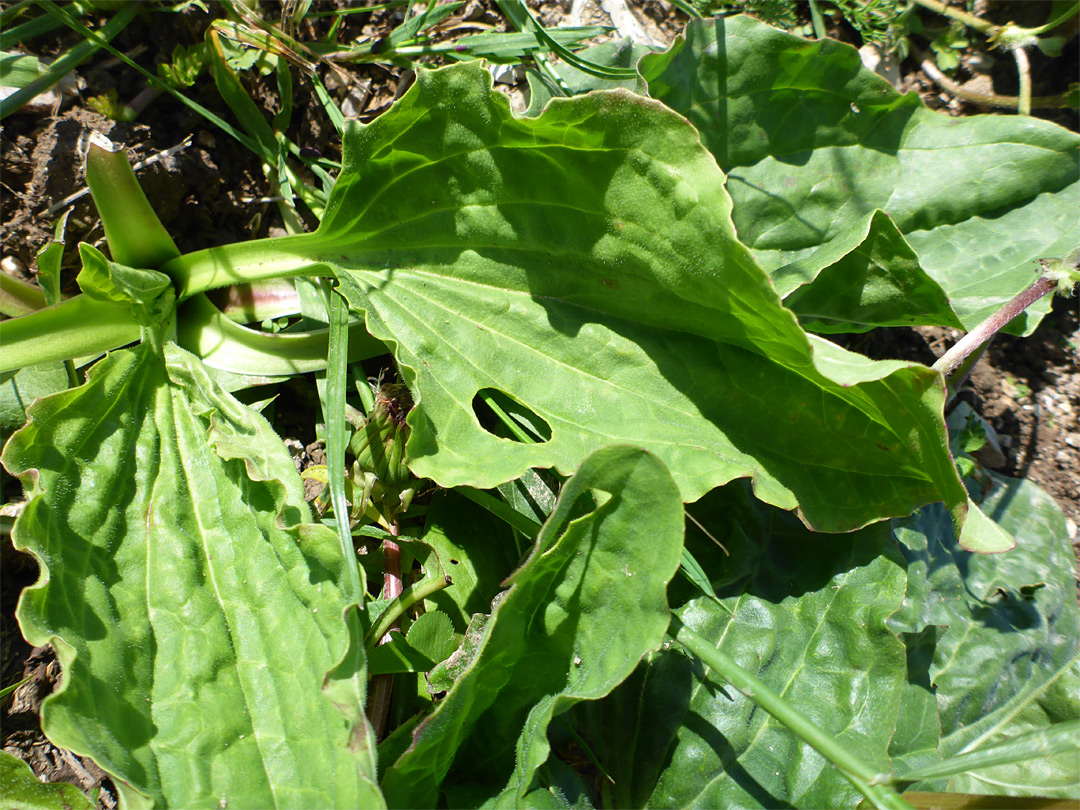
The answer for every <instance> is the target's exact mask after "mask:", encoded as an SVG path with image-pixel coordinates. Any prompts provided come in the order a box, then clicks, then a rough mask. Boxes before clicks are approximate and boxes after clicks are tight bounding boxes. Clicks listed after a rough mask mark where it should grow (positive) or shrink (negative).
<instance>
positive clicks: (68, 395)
mask: <svg viewBox="0 0 1080 810" xmlns="http://www.w3.org/2000/svg"><path fill="white" fill-rule="evenodd" d="M30 416H31V421H30V423H29V424H28V425H27V426H26V427H25V428H23V429H22V430H21V431H19V432H18V433H17V434H15V436H13V437H12V439H11V441H10V442H9V443H8V445H7V447H6V448H5V449H4V454H3V462H4V466H5V467H7V469H8V470H9V471H10V472H12V473H13V474H15V475H19V476H20V477H21V478H22V480H23V483H24V485H25V486H26V488H27V495H28V498H29V502H28V503H27V505H26V507H25V509H24V510H23V512H22V514H21V515H20V517H19V519H18V521H17V522H16V524H15V527H14V531H13V539H14V541H15V543H16V545H17V546H18V547H19V548H25V549H27V550H29V551H32V552H33V553H34V555H35V556H36V557H37V558H38V559H39V560H40V561H41V564H42V577H41V580H40V581H39V583H38V584H37V585H36V586H34V587H33V588H29V589H27V590H26V591H25V592H24V593H23V596H22V599H21V601H20V603H19V608H18V612H17V616H18V619H19V623H20V626H21V628H22V631H23V634H24V635H25V637H26V638H27V640H28V641H30V643H32V644H46V643H52V644H53V645H54V646H55V647H56V650H57V654H58V656H59V658H60V660H61V663H62V664H63V667H64V673H65V675H64V681H63V685H62V687H61V689H60V690H59V691H58V693H56V694H54V695H53V696H52V697H50V698H49V699H48V700H46V702H45V703H44V705H43V708H42V724H43V727H44V728H45V730H46V732H47V733H48V735H49V737H50V739H52V740H53V742H55V743H56V744H57V745H61V746H63V747H65V748H69V749H71V750H73V751H76V752H78V753H81V754H87V755H90V756H92V757H93V759H94V760H95V761H96V762H97V763H99V764H100V765H101V766H102V767H103V768H105V769H106V770H107V771H108V772H109V773H110V774H112V775H113V777H114V779H116V780H117V781H118V783H119V784H120V786H121V789H122V790H126V791H127V792H128V795H129V796H132V797H134V796H136V795H138V794H142V795H143V796H145V797H147V798H149V799H151V800H152V801H153V802H154V803H155V804H156V805H157V806H159V807H169V806H173V807H207V808H211V807H220V806H222V805H223V804H226V803H227V804H228V806H229V807H270V806H275V807H328V806H338V805H341V804H350V805H360V806H377V805H379V804H380V803H381V796H380V795H379V793H378V790H377V788H375V786H374V784H373V781H372V780H373V777H374V760H373V757H372V755H371V751H370V748H371V746H370V744H369V742H370V741H369V739H368V731H367V727H366V724H365V722H364V721H363V718H362V707H359V706H351V707H350V706H342V707H341V709H342V710H341V711H339V710H338V708H336V707H335V704H334V702H332V701H331V700H330V699H327V698H325V697H323V695H322V689H323V683H324V678H325V676H326V674H327V672H328V670H330V669H331V668H332V667H334V666H335V665H336V664H337V663H338V662H339V661H340V660H341V659H342V658H343V656H344V655H345V653H346V648H347V646H348V642H349V638H348V637H347V633H346V625H345V623H344V622H343V621H342V609H343V608H344V599H343V597H342V595H341V593H340V591H339V589H338V586H337V582H338V578H339V574H340V565H341V561H340V552H338V551H336V549H335V546H334V545H332V544H326V543H322V544H317V545H314V546H307V547H306V545H305V544H304V543H302V542H298V540H299V539H300V538H299V535H298V534H296V533H295V532H292V531H291V528H293V527H296V526H297V525H298V524H301V523H303V522H304V521H306V520H309V519H310V515H309V512H308V508H307V505H306V504H305V502H304V498H303V487H302V485H301V482H300V478H299V476H298V475H297V474H296V470H295V468H294V467H293V463H292V460H291V458H290V457H289V455H288V453H287V451H286V450H285V449H284V447H283V445H282V443H281V441H280V439H278V438H277V436H276V435H275V434H274V433H273V430H272V429H271V427H270V425H269V424H268V423H267V422H266V421H265V420H264V419H263V418H262V417H261V416H258V415H257V414H255V413H254V412H253V411H252V410H250V409H249V408H247V407H246V406H244V405H243V404H241V403H239V402H238V401H236V400H235V399H233V398H232V397H231V396H229V395H227V394H224V393H222V392H221V391H220V389H217V388H216V386H215V385H214V384H213V383H212V382H211V381H210V380H209V378H208V377H207V376H206V372H205V370H204V369H203V368H202V367H201V365H200V364H199V363H198V362H197V361H196V360H195V359H194V358H193V357H192V356H191V355H189V354H187V353H186V352H183V351H182V350H180V349H177V348H176V347H175V346H172V345H169V346H168V347H167V348H166V351H165V358H164V359H162V358H161V357H160V356H158V355H156V354H155V353H154V352H153V351H152V350H151V349H150V347H149V344H143V345H142V346H140V347H139V348H137V349H133V350H125V351H119V352H114V353H113V354H111V355H110V356H109V357H108V358H106V359H105V360H103V361H102V362H101V363H99V364H98V365H97V366H96V367H95V368H94V370H93V371H92V372H91V374H90V377H89V379H88V381H87V383H86V384H85V385H83V386H81V387H79V388H77V389H73V390H71V391H67V392H64V393H61V394H57V395H55V396H51V397H48V398H46V399H43V400H39V401H38V403H37V404H36V405H35V406H34V407H32V408H31V409H30ZM359 664H360V666H362V660H361V661H360V662H359ZM354 668H355V666H354ZM353 677H354V679H356V678H359V679H361V680H360V681H359V683H360V684H361V685H362V684H363V680H362V679H363V678H364V677H365V676H364V673H363V671H362V670H360V671H358V672H354V673H353ZM331 680H332V681H333V682H334V683H332V684H331V686H332V687H336V688H335V694H336V697H335V701H340V700H341V695H342V694H343V693H344V692H347V690H342V689H341V688H340V687H341V686H342V681H343V680H344V675H343V674H342V673H341V672H339V673H337V675H336V676H335V677H334V678H332V679H331ZM354 702H355V699H354ZM347 717H352V720H351V721H350V720H348V719H347ZM358 718H359V719H358Z"/></svg>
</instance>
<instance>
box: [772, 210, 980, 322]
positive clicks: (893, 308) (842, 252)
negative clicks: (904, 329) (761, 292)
mask: <svg viewBox="0 0 1080 810" xmlns="http://www.w3.org/2000/svg"><path fill="white" fill-rule="evenodd" d="M772 279H773V283H774V284H775V285H776V291H777V292H778V293H780V297H781V298H783V299H784V306H787V307H790V308H791V309H793V310H795V313H796V314H797V315H798V316H799V320H800V322H801V323H802V325H803V326H804V327H805V328H806V329H812V330H814V331H816V332H824V333H830V332H861V331H866V330H869V329H873V328H875V327H878V326H916V325H925V324H941V325H945V326H953V327H956V328H962V326H963V325H962V324H961V323H960V320H959V319H958V318H957V317H956V313H954V312H953V311H952V307H951V306H950V305H949V299H948V297H947V296H946V295H945V291H944V290H943V289H941V286H940V285H939V284H938V283H937V282H936V281H934V280H933V279H932V278H930V277H929V276H928V275H926V273H925V272H924V271H923V269H922V268H921V267H920V266H919V258H918V256H916V255H915V252H914V251H913V250H912V249H911V247H910V246H909V245H908V244H907V242H905V241H904V237H903V235H901V233H900V232H899V231H898V230H897V229H896V225H894V224H893V222H892V220H890V219H889V217H888V215H886V214H884V213H883V212H881V211H874V212H873V213H871V214H868V215H867V216H866V217H864V218H863V219H862V220H861V221H860V222H856V223H854V224H853V225H852V227H851V228H849V229H848V230H847V231H846V232H844V233H840V234H838V235H837V236H836V237H835V238H834V239H832V240H831V241H829V242H826V243H825V244H824V245H822V246H821V248H820V249H818V250H816V251H814V252H813V253H811V254H810V255H808V256H807V257H806V258H804V259H802V260H800V261H795V262H791V263H790V264H787V265H785V266H783V267H781V268H780V269H779V270H777V271H776V272H775V273H773V275H772Z"/></svg>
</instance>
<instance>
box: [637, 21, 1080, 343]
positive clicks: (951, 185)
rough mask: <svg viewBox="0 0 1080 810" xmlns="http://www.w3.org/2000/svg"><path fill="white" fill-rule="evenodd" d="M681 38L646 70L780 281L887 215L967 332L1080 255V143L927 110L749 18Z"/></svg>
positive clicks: (824, 46)
mask: <svg viewBox="0 0 1080 810" xmlns="http://www.w3.org/2000/svg"><path fill="white" fill-rule="evenodd" d="M685 36H686V39H685V42H677V43H676V44H675V45H674V46H673V47H672V49H671V50H670V51H668V52H667V53H666V54H658V55H654V56H646V57H644V58H643V59H642V61H641V63H640V65H639V70H640V72H641V73H642V75H643V76H644V77H645V79H646V80H647V82H648V85H649V94H650V95H651V96H652V97H653V98H656V99H659V100H660V101H663V102H664V103H665V104H666V105H668V106H669V107H671V108H672V109H673V110H676V111H678V112H679V113H681V114H683V115H685V116H687V118H688V119H689V120H690V121H691V122H692V123H693V124H694V126H696V127H697V128H698V130H700V132H701V136H702V139H703V141H704V142H705V144H706V145H707V146H708V147H709V149H710V151H712V153H713V154H714V155H715V156H716V160H717V162H718V163H719V164H720V168H721V169H723V170H724V171H726V172H727V173H728V191H729V192H730V193H731V196H732V199H733V200H734V206H735V210H734V218H735V228H736V230H737V231H738V233H739V237H740V238H741V239H742V240H743V242H744V243H745V244H746V245H748V246H749V247H750V248H751V249H752V250H753V252H754V255H755V256H756V257H757V259H758V261H759V262H761V264H762V266H764V267H765V268H766V269H768V270H769V271H770V272H776V271H778V270H781V269H783V268H784V267H785V266H787V265H789V264H790V263H792V262H796V261H805V260H806V259H807V257H811V256H813V255H814V254H815V253H816V252H817V251H818V250H820V249H822V246H824V245H827V244H828V243H830V242H831V241H833V240H835V239H838V238H842V237H843V235H844V234H845V233H846V232H847V231H848V230H849V229H850V228H851V227H852V226H853V225H854V224H855V223H857V222H859V221H860V220H862V219H863V218H864V217H865V216H866V215H867V214H869V213H871V212H872V211H874V210H875V209H881V210H883V211H884V212H885V213H886V214H888V215H889V217H891V218H892V220H893V222H894V223H895V224H896V226H897V227H898V228H899V229H900V232H901V233H903V234H904V236H905V237H906V239H907V241H908V243H909V244H910V245H911V247H912V248H914V250H915V252H916V253H917V254H918V257H919V262H920V263H921V265H922V268H923V269H924V270H925V271H926V272H927V273H929V274H930V276H932V277H933V278H934V279H936V280H937V281H938V283H940V284H941V286H942V287H944V289H945V290H946V291H947V292H948V295H949V300H950V302H951V303H952V306H953V308H954V309H955V310H956V312H957V313H959V315H960V318H961V320H962V321H963V322H964V324H965V326H966V327H967V328H969V329H970V328H971V327H972V326H974V325H975V324H977V323H979V322H980V321H981V320H983V318H985V317H986V316H987V315H988V314H990V313H991V312H992V311H993V310H995V309H996V308H997V307H998V306H1000V305H1001V303H1002V302H1004V301H1006V300H1008V299H1009V298H1011V297H1012V296H1013V295H1015V294H1016V293H1018V292H1019V291H1020V290H1022V289H1023V288H1024V287H1026V286H1027V285H1028V284H1030V283H1031V282H1032V281H1034V272H1033V271H1034V268H1033V266H1032V261H1033V260H1034V259H1038V258H1042V257H1048V256H1064V255H1066V254H1067V253H1069V252H1070V251H1071V250H1072V249H1073V248H1074V247H1076V245H1077V242H1078V238H1077V234H1078V233H1080V154H1078V152H1077V145H1078V144H1080V139H1078V136H1077V135H1076V134H1075V133H1072V132H1069V131H1068V130H1066V129H1063V128H1062V127H1059V126H1056V125H1055V124H1051V123H1049V122H1047V121H1041V120H1038V119H1035V118H1028V117H1024V116H1013V115H1010V116H1006V115H978V116H972V117H969V118H950V117H948V116H946V115H943V114H940V113H935V112H931V111H930V110H928V109H927V108H926V107H925V105H924V104H923V102H922V101H921V100H920V99H919V97H918V96H917V95H916V94H915V93H909V94H907V95H901V94H900V93H898V92H897V91H896V90H894V89H893V87H892V86H891V85H890V84H889V83H888V82H887V81H886V80H885V79H883V78H881V77H880V76H877V75H875V74H874V73H873V72H872V71H870V70H867V69H866V68H864V67H863V66H862V63H861V62H860V60H859V54H858V52H857V51H856V50H855V49H854V48H852V47H851V46H849V45H845V44H841V43H838V42H835V41H832V40H821V41H807V40H805V39H802V38H800V37H797V36H794V35H792V34H787V33H784V32H781V31H778V30H776V29H775V28H771V27H769V26H767V25H764V24H763V23H760V22H758V21H756V20H752V19H750V18H749V17H743V16H738V17H732V18H717V19H714V20H701V21H692V22H691V23H690V24H689V25H688V26H687V29H686V35H685ZM858 281H859V279H858V274H854V275H852V274H845V275H844V276H843V277H841V276H840V274H832V275H831V277H830V276H828V275H823V276H822V277H821V279H820V281H819V282H815V283H821V284H823V285H825V286H826V288H827V289H826V290H822V292H821V293H820V295H821V296H827V295H828V293H829V292H830V291H831V292H833V293H835V294H837V295H841V296H844V295H847V294H850V292H849V290H848V285H850V284H855V283H858ZM913 303H914V302H913ZM1048 306H1049V304H1048V303H1046V302H1042V303H1041V305H1040V304H1036V305H1035V306H1033V307H1031V308H1029V309H1028V310H1027V312H1026V313H1025V315H1023V316H1021V317H1020V319H1019V320H1018V323H1017V325H1016V326H1017V328H1023V329H1024V330H1026V331H1030V330H1031V329H1034V327H1035V325H1036V324H1037V323H1038V322H1039V319H1040V318H1041V317H1042V315H1043V314H1045V313H1046V312H1047V311H1048Z"/></svg>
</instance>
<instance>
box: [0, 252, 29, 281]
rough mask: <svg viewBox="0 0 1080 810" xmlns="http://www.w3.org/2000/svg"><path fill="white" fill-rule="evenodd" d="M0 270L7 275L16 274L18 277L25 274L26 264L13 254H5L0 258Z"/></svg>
mask: <svg viewBox="0 0 1080 810" xmlns="http://www.w3.org/2000/svg"><path fill="white" fill-rule="evenodd" d="M0 270H3V271H4V272H5V273H7V274H8V275H9V276H16V277H18V278H22V277H24V276H25V275H26V265H25V264H23V263H22V262H20V261H19V260H18V259H16V258H15V257H14V256H5V257H4V258H2V259H0Z"/></svg>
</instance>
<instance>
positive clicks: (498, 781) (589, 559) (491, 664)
mask: <svg viewBox="0 0 1080 810" xmlns="http://www.w3.org/2000/svg"><path fill="white" fill-rule="evenodd" d="M583 512H584V514H583ZM682 524H683V517H682V503H681V501H680V499H679V493H678V489H677V488H676V487H675V484H674V482H673V481H672V480H671V476H670V475H669V474H668V473H667V471H666V470H665V469H664V467H663V465H661V464H660V463H659V462H658V461H657V460H656V459H655V458H654V457H652V456H651V455H649V454H647V453H645V452H643V451H641V450H638V449H636V448H630V447H609V448H605V449H602V450H599V451H597V452H596V453H594V454H592V455H591V456H589V458H588V459H586V461H585V463H584V464H582V467H581V469H580V470H579V471H578V472H577V474H576V475H575V476H574V477H573V478H572V479H571V480H570V481H569V482H568V483H567V484H566V486H565V487H564V488H563V492H562V494H561V495H560V497H559V501H558V505H557V506H556V508H555V511H554V512H553V513H552V515H551V517H550V519H549V520H548V522H547V523H545V525H544V528H543V530H542V531H541V533H540V535H539V537H538V538H537V545H536V548H535V549H534V551H533V554H532V556H531V557H530V558H529V560H528V562H527V563H526V564H525V565H524V566H523V567H522V568H521V569H519V570H518V571H517V572H516V573H515V574H514V576H513V577H512V578H511V585H512V587H511V590H510V591H509V593H508V594H507V595H506V596H505V597H504V598H503V599H502V600H501V601H500V602H499V603H498V607H497V608H496V609H495V610H494V612H493V614H492V619H491V621H489V622H488V624H487V625H486V627H485V630H484V639H483V642H482V649H481V650H480V652H479V656H478V657H477V659H476V660H475V662H474V663H473V664H472V665H471V666H470V667H469V668H468V669H467V670H466V671H465V672H464V673H462V674H461V675H460V676H459V677H458V679H457V680H456V682H455V683H454V686H453V688H452V689H451V690H450V692H449V693H448V694H447V696H446V698H445V699H444V700H443V701H442V702H441V703H440V704H439V706H438V708H437V709H436V710H435V711H434V712H433V713H432V715H431V716H430V717H428V718H427V719H426V720H424V722H423V723H421V724H420V726H419V727H418V728H417V729H416V731H415V732H414V736H413V742H412V745H411V746H410V747H409V749H408V751H407V752H405V753H404V754H403V755H402V756H401V757H399V758H398V760H397V761H396V762H395V763H394V764H393V765H391V766H390V767H389V768H388V769H387V771H386V773H385V775H384V777H383V788H384V790H385V791H386V795H387V799H388V801H389V802H390V803H391V805H394V806H400V807H423V806H434V804H435V800H436V798H437V795H438V788H439V785H440V783H441V782H442V780H443V778H444V777H445V776H446V774H447V771H448V770H449V769H450V766H451V764H452V763H453V764H454V769H453V770H452V771H450V774H451V779H450V780H449V781H448V784H447V789H451V788H452V790H453V793H452V794H451V795H450V803H451V805H452V806H455V807H458V806H466V805H469V804H478V803H479V802H481V801H483V800H484V799H494V800H495V801H496V802H497V803H498V804H505V805H507V806H511V807H512V806H515V805H518V804H520V803H521V802H522V801H523V799H524V797H525V796H526V795H527V794H528V793H529V792H530V791H532V790H533V789H534V788H536V786H535V784H534V775H535V773H536V769H537V768H538V767H540V766H541V765H543V764H544V762H545V761H546V760H547V758H548V754H549V750H550V749H549V745H548V740H547V727H548V724H549V723H550V722H551V720H552V718H553V717H554V716H556V715H558V714H560V713H562V712H565V711H566V710H567V709H568V708H570V707H571V706H572V705H573V704H575V703H576V702H578V701H580V700H591V699H596V698H599V697H602V696H603V695H605V694H607V693H608V692H609V691H610V690H611V689H612V688H613V687H614V686H615V685H617V684H618V683H619V682H621V681H622V680H623V679H624V678H625V677H626V676H627V675H629V674H630V673H631V672H632V671H633V669H634V667H635V666H636V665H637V662H638V660H639V659H640V658H641V657H642V656H643V655H644V654H645V653H647V652H648V651H650V650H653V649H656V648H657V647H659V646H660V643H661V641H662V640H663V637H664V632H665V631H666V629H667V626H668V621H669V617H670V616H669V613H668V606H667V598H666V590H667V583H668V581H669V580H670V579H671V578H672V577H673V576H674V574H675V571H676V570H677V569H678V566H679V559H680V557H681V552H682V542H681V541H682ZM515 740H516V741H517V746H516V752H515V748H514V742H515ZM455 757H456V759H455ZM504 785H505V791H504V792H503V793H502V794H501V795H500V796H498V797H497V798H495V794H498V792H499V790H500V789H502V788H503V787H504Z"/></svg>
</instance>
